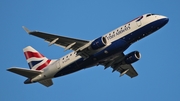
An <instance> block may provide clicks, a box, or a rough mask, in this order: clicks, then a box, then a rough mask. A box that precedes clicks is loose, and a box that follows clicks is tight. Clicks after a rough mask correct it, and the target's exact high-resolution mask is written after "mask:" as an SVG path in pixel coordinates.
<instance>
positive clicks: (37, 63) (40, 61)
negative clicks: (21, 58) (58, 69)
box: [23, 46, 51, 70]
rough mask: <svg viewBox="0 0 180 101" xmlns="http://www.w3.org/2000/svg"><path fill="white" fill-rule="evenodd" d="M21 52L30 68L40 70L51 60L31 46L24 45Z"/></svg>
mask: <svg viewBox="0 0 180 101" xmlns="http://www.w3.org/2000/svg"><path fill="white" fill-rule="evenodd" d="M23 52H24V55H25V57H26V61H27V63H28V65H29V68H30V69H33V70H42V69H43V68H45V67H46V66H48V65H49V64H50V62H51V60H49V59H48V58H46V57H45V56H43V55H42V54H41V53H39V52H38V51H37V50H35V49H34V48H32V47H31V46H27V47H25V48H24V49H23Z"/></svg>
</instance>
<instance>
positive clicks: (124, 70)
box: [102, 53, 138, 78]
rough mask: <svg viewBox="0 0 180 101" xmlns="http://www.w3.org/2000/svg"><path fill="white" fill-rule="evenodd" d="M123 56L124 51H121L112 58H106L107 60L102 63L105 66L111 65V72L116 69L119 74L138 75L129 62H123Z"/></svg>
mask: <svg viewBox="0 0 180 101" xmlns="http://www.w3.org/2000/svg"><path fill="white" fill-rule="evenodd" d="M124 57H125V55H124V53H122V54H120V55H118V57H116V58H115V59H113V60H107V61H105V62H103V63H102V65H104V66H105V68H107V67H109V66H111V68H113V71H112V72H114V71H118V72H119V73H120V76H123V75H124V74H126V75H128V76H129V77H131V78H133V77H136V76H137V75H138V73H137V72H136V70H135V69H134V67H133V66H132V65H131V64H124V63H123V59H124Z"/></svg>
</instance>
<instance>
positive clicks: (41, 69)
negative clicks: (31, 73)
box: [36, 60, 51, 70]
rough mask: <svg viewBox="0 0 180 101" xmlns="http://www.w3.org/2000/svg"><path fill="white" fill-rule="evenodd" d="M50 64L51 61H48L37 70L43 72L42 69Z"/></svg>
mask: <svg viewBox="0 0 180 101" xmlns="http://www.w3.org/2000/svg"><path fill="white" fill-rule="evenodd" d="M50 62H51V60H47V61H46V62H45V63H44V64H42V65H41V66H39V67H38V68H36V70H42V69H43V68H45V67H46V66H47V65H48V64H49V63H50Z"/></svg>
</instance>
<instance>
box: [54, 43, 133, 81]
mask: <svg viewBox="0 0 180 101" xmlns="http://www.w3.org/2000/svg"><path fill="white" fill-rule="evenodd" d="M129 46H130V45H129V44H128V43H127V42H126V41H124V40H121V39H119V40H117V41H115V42H113V43H112V44H111V45H110V46H109V47H106V48H105V49H103V50H101V51H100V52H98V53H96V54H93V55H91V56H90V57H89V58H87V59H83V58H80V59H78V60H76V61H75V62H73V63H72V64H70V65H68V66H66V67H64V68H63V69H61V70H60V71H59V72H57V73H56V74H55V76H54V77H59V76H63V75H67V74H70V73H73V72H76V71H79V70H81V69H85V68H89V67H92V66H96V65H98V64H99V62H101V61H103V60H105V59H107V58H111V57H113V56H114V55H116V54H118V53H121V52H123V51H124V50H126V49H127V48H128V47H129Z"/></svg>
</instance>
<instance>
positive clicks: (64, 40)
mask: <svg viewBox="0 0 180 101" xmlns="http://www.w3.org/2000/svg"><path fill="white" fill-rule="evenodd" d="M23 28H24V30H25V31H26V32H27V33H29V34H30V35H33V36H36V37H39V38H42V39H44V40H45V41H47V42H49V45H52V44H56V45H58V46H61V47H63V48H65V50H68V49H72V50H75V51H76V50H77V49H79V48H80V47H82V46H84V45H86V44H87V43H89V41H87V40H81V39H76V38H70V37H65V36H59V35H54V34H48V33H44V32H38V31H30V30H28V29H27V28H25V27H23Z"/></svg>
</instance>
